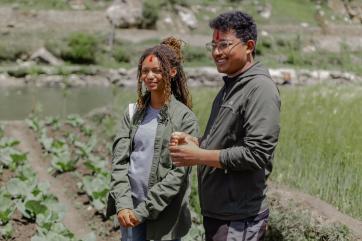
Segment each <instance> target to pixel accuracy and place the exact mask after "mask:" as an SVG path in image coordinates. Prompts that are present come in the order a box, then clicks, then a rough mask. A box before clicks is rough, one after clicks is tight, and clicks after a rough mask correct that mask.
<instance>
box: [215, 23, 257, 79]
mask: <svg viewBox="0 0 362 241" xmlns="http://www.w3.org/2000/svg"><path fill="white" fill-rule="evenodd" d="M211 45H213V47H212V57H213V59H214V62H215V64H216V68H217V70H218V71H219V72H220V73H224V74H227V75H233V74H235V73H237V72H239V71H241V70H242V69H244V68H245V65H246V64H247V60H248V54H249V55H250V53H251V52H250V50H248V47H247V45H246V44H244V43H242V42H241V40H240V39H239V38H237V37H236V35H235V32H234V31H233V30H231V31H226V32H221V31H219V30H216V29H214V32H213V35H212V44H211Z"/></svg>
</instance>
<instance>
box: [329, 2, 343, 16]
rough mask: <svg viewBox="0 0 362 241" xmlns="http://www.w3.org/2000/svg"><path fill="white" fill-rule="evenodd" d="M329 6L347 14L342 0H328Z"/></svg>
mask: <svg viewBox="0 0 362 241" xmlns="http://www.w3.org/2000/svg"><path fill="white" fill-rule="evenodd" d="M328 7H329V8H330V9H332V10H333V12H335V13H337V14H341V15H345V14H346V13H347V12H346V8H345V6H344V3H343V1H342V0H328Z"/></svg>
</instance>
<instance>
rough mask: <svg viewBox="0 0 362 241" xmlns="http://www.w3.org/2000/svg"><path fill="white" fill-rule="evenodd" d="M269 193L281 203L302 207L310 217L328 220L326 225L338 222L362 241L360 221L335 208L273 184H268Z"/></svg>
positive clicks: (307, 195) (309, 196)
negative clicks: (308, 212)
mask: <svg viewBox="0 0 362 241" xmlns="http://www.w3.org/2000/svg"><path fill="white" fill-rule="evenodd" d="M269 193H270V195H275V196H277V197H278V199H280V201H281V202H283V203H288V202H289V201H290V200H293V201H294V202H296V203H298V204H301V205H303V207H306V208H308V209H309V210H310V211H311V212H312V215H315V216H317V217H318V216H322V217H323V218H325V219H327V220H328V223H333V222H338V223H341V224H343V225H345V226H347V227H348V228H349V229H350V230H351V231H352V232H353V233H354V234H355V236H356V237H357V240H360V241H362V221H360V220H357V219H354V218H352V217H350V216H348V215H345V214H343V213H341V212H340V211H338V210H337V209H336V208H335V207H333V206H332V205H330V204H328V203H326V202H324V201H322V200H320V199H319V198H316V197H313V196H311V195H309V194H306V193H302V192H298V191H295V190H292V189H290V188H287V187H285V186H282V185H277V184H274V183H272V184H270V183H269Z"/></svg>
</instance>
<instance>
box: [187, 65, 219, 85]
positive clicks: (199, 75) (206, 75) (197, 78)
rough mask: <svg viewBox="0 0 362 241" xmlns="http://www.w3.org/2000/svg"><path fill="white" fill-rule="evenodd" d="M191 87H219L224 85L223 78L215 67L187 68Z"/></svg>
mask: <svg viewBox="0 0 362 241" xmlns="http://www.w3.org/2000/svg"><path fill="white" fill-rule="evenodd" d="M185 72H186V76H188V79H189V81H188V83H189V85H190V86H218V85H222V84H223V80H222V76H223V74H220V73H219V72H218V71H217V69H216V68H214V67H200V68H185Z"/></svg>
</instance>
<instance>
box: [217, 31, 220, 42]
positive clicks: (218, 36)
mask: <svg viewBox="0 0 362 241" xmlns="http://www.w3.org/2000/svg"><path fill="white" fill-rule="evenodd" d="M219 39H220V32H219V31H216V40H219Z"/></svg>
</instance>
